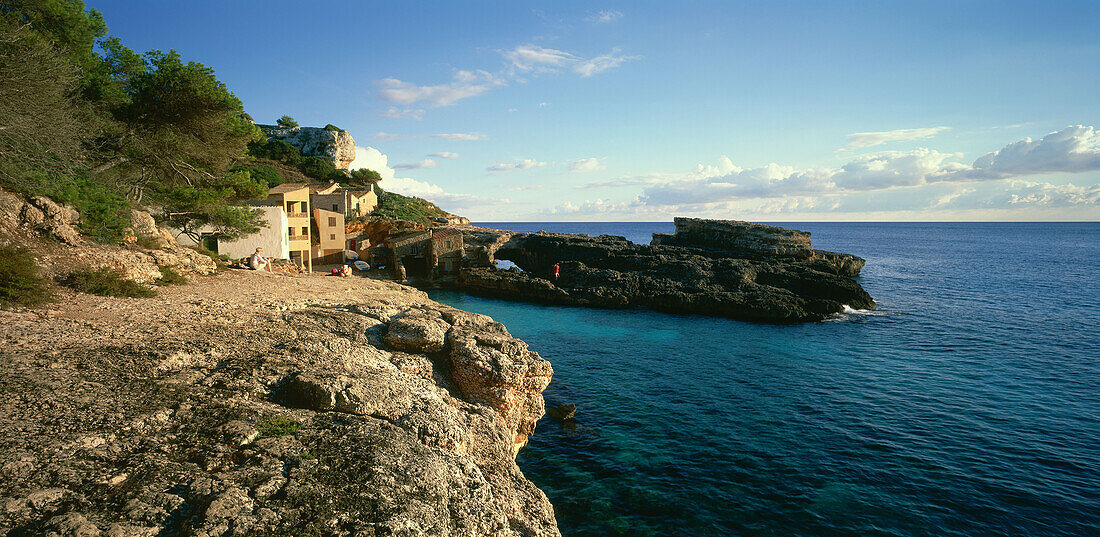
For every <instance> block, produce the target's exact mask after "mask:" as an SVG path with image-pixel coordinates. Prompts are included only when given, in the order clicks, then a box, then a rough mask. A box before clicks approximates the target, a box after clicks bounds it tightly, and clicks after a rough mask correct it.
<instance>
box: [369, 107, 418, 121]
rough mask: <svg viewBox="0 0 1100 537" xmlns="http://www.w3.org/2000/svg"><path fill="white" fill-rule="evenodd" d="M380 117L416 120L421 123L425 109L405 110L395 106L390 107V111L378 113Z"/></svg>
mask: <svg viewBox="0 0 1100 537" xmlns="http://www.w3.org/2000/svg"><path fill="white" fill-rule="evenodd" d="M378 117H384V118H389V119H415V120H416V121H420V120H422V119H424V109H423V108H405V109H399V108H397V107H395V106H391V107H389V109H388V110H383V111H382V112H379V113H378Z"/></svg>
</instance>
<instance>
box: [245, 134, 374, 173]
mask: <svg viewBox="0 0 1100 537" xmlns="http://www.w3.org/2000/svg"><path fill="white" fill-rule="evenodd" d="M259 127H260V128H261V129H263V131H264V133H265V134H267V136H268V138H269V139H274V140H282V141H284V142H287V143H288V144H290V145H292V146H294V147H296V148H298V150H299V151H301V152H302V155H305V156H312V157H328V158H331V159H332V163H333V165H335V166H336V169H338V170H347V169H348V168H349V167H350V166H351V163H352V162H353V161H354V160H355V139H353V138H352V137H351V133H350V132H348V131H344V130H340V131H330V130H325V129H323V128H320V127H280V126H274V125H260V126H259Z"/></svg>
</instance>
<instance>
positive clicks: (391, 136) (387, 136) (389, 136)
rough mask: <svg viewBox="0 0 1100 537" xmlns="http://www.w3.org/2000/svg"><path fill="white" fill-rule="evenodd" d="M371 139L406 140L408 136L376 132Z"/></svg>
mask: <svg viewBox="0 0 1100 537" xmlns="http://www.w3.org/2000/svg"><path fill="white" fill-rule="evenodd" d="M371 138H374V139H375V140H397V139H398V138H408V136H405V135H403V134H393V133H389V132H376V133H374V135H373V136H371Z"/></svg>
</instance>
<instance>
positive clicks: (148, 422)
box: [0, 271, 558, 536]
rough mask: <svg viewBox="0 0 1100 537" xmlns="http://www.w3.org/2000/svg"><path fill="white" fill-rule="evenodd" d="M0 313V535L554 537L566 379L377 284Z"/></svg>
mask: <svg viewBox="0 0 1100 537" xmlns="http://www.w3.org/2000/svg"><path fill="white" fill-rule="evenodd" d="M61 292H62V293H63V296H62V298H61V301H60V303H58V304H55V305H53V306H52V309H47V310H40V311H24V312H21V313H20V312H0V315H2V316H3V320H2V322H3V326H4V330H3V344H2V345H0V368H2V371H3V373H2V374H0V391H2V392H3V393H4V394H5V397H4V398H3V399H2V400H0V445H2V448H0V534H5V535H65V536H68V535H73V536H76V535H81V536H84V535H89V536H90V535H144V536H154V535H196V536H213V535H405V536H414V535H469V536H478V535H500V536H505V535H507V536H517V535H531V536H534V535H540V536H541V535H550V536H552V535H558V531H557V528H556V525H555V519H554V513H553V509H552V507H551V505H550V503H549V502H548V501H547V499H546V496H545V495H544V494H543V493H542V492H541V491H540V490H539V489H538V488H537V487H536V486H535V485H534V484H532V483H531V482H529V481H528V480H527V479H526V478H525V477H524V476H523V474H522V472H521V471H520V470H519V468H518V467H517V466H516V463H515V455H516V452H517V450H518V449H519V448H520V447H521V446H523V445H524V444H525V443H526V441H527V437H528V436H529V435H530V434H531V433H532V432H533V430H534V427H535V422H536V421H537V420H538V419H539V418H540V417H541V416H542V415H543V409H544V404H543V399H542V395H541V392H542V390H543V389H544V388H545V387H546V386H547V384H548V383H549V382H550V378H551V375H552V374H553V371H552V369H551V367H550V364H549V363H548V362H547V361H546V360H543V359H542V358H541V357H539V355H538V354H537V353H535V352H534V351H531V350H529V349H528V348H527V345H526V344H524V342H523V341H520V340H518V339H516V338H513V337H511V335H510V334H509V333H508V331H507V330H506V329H505V327H504V326H502V325H501V324H500V323H496V322H494V321H493V320H492V319H490V318H488V317H485V316H483V315H477V314H472V313H467V312H463V311H459V310H456V309H453V308H450V307H447V306H443V305H441V304H438V303H434V302H432V301H430V300H428V299H427V297H426V295H424V294H423V293H422V292H421V291H418V290H416V289H413V288H411V287H406V286H401V285H397V284H394V283H389V282H384V281H375V280H368V279H359V278H356V279H352V280H346V279H341V278H332V277H324V276H319V275H311V276H282V275H272V274H267V273H256V272H249V271H226V272H221V273H219V274H216V275H213V276H207V277H201V278H195V279H194V281H193V283H190V284H188V285H186V286H180V287H171V288H164V289H163V290H162V291H161V293H160V296H158V297H156V298H139V299H135V298H103V297H96V296H90V295H83V294H77V293H74V292H71V291H61Z"/></svg>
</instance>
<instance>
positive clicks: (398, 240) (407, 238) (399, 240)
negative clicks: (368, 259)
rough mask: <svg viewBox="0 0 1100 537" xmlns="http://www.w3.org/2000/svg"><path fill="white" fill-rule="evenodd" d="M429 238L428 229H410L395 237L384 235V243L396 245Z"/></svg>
mask: <svg viewBox="0 0 1100 537" xmlns="http://www.w3.org/2000/svg"><path fill="white" fill-rule="evenodd" d="M430 238H431V232H430V231H412V232H409V233H406V234H403V235H398V236H396V237H392V236H391V237H386V244H390V245H394V246H398V245H402V244H408V243H410V242H419V241H426V240H428V239H430Z"/></svg>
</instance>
